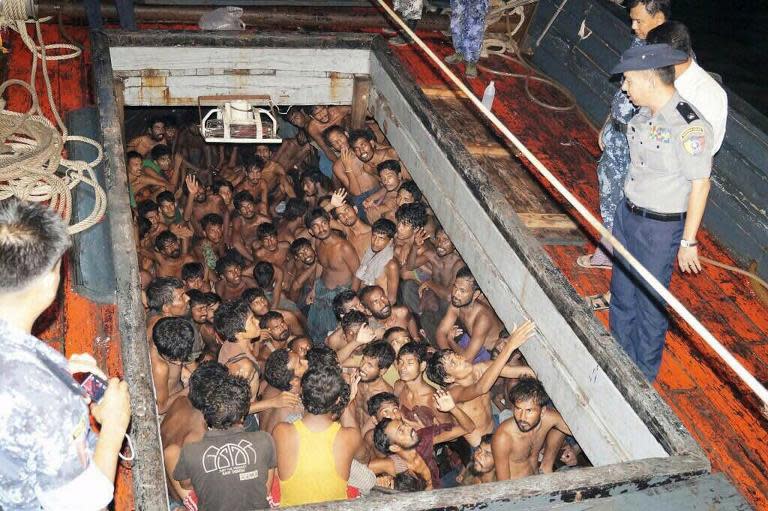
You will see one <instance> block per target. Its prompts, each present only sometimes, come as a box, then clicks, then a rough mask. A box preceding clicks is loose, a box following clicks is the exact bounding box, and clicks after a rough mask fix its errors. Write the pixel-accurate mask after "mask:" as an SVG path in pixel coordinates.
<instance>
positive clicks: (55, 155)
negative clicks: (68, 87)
mask: <svg viewBox="0 0 768 511" xmlns="http://www.w3.org/2000/svg"><path fill="white" fill-rule="evenodd" d="M1 5H2V10H1V11H0V29H3V28H10V29H12V30H14V31H15V32H17V33H18V34H19V36H20V37H21V39H22V41H23V42H24V45H25V46H26V47H27V48H28V49H29V51H30V52H32V68H31V71H30V78H29V83H27V82H24V81H22V80H7V81H5V82H4V83H2V84H0V97H2V96H3V94H4V93H5V92H6V90H7V89H8V88H9V87H12V86H18V87H21V88H23V89H25V90H26V91H27V92H28V93H29V95H30V97H31V99H32V106H31V107H30V109H29V110H28V111H27V112H24V113H22V112H14V111H11V110H7V109H6V108H5V107H6V101H5V99H0V200H5V199H8V198H10V197H18V198H19V199H22V200H27V201H32V202H44V203H47V204H48V206H49V207H50V208H51V209H53V210H55V211H56V212H57V213H58V214H59V215H61V217H62V218H63V219H64V221H65V222H66V223H67V224H69V223H70V222H71V219H72V190H73V189H74V188H75V187H76V186H78V185H80V184H85V185H87V186H90V187H91V188H93V192H94V199H95V200H94V206H93V210H92V211H91V212H90V213H89V214H88V216H87V217H86V218H84V219H83V220H81V221H79V222H77V223H75V224H73V225H69V227H68V230H69V233H70V234H76V233H78V232H82V231H84V230H86V229H88V228H89V227H91V226H93V225H95V224H96V223H98V222H99V221H100V220H101V219H102V218H103V217H104V213H105V212H106V209H107V196H106V194H105V193H104V190H103V189H102V188H101V186H100V185H99V183H98V181H97V180H96V175H95V171H94V167H96V166H97V165H98V164H99V163H101V161H102V160H103V159H104V152H103V150H102V148H101V145H100V144H99V143H98V142H96V141H95V140H93V139H91V138H88V137H83V136H78V135H70V134H69V133H68V131H67V128H66V126H65V125H64V122H63V121H62V119H61V116H60V115H59V111H58V109H57V107H56V103H55V101H54V98H53V91H52V87H51V80H50V76H49V74H48V64H47V63H48V62H51V61H62V60H69V59H74V58H77V57H79V56H80V55H81V49H80V48H78V47H77V46H75V45H72V44H63V43H56V44H45V42H44V41H43V34H42V28H41V22H46V21H49V20H50V18H45V19H42V20H28V19H27V18H28V17H29V16H30V15H31V13H30V12H28V10H29V9H30V6H29V4H28V3H27V2H26V1H25V0H4V1H3V2H2V4H1ZM27 24H33V25H34V29H35V30H34V31H35V37H36V39H37V41H35V40H33V39H32V37H30V35H29V33H28V31H27ZM38 66H39V67H40V72H41V73H42V76H43V82H44V84H45V89H46V96H47V99H48V103H49V105H50V108H51V112H52V113H53V117H54V120H55V122H56V124H55V125H54V124H53V123H52V122H51V121H49V120H48V119H47V118H46V117H45V116H44V115H43V113H42V110H41V108H40V101H39V98H38V95H37V91H36V90H35V86H34V84H35V83H36V82H35V80H36V78H37V72H38ZM68 142H79V143H84V144H89V145H91V146H93V147H94V148H95V149H96V152H97V156H96V158H95V159H94V160H93V161H90V162H86V161H82V160H70V159H68V158H65V157H64V156H63V155H62V151H63V149H64V145H65V144H66V143H68Z"/></svg>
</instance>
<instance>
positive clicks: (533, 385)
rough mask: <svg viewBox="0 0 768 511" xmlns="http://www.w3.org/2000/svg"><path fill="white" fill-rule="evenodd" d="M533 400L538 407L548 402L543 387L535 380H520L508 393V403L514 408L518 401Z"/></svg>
mask: <svg viewBox="0 0 768 511" xmlns="http://www.w3.org/2000/svg"><path fill="white" fill-rule="evenodd" d="M529 399H533V400H534V401H535V402H536V403H537V404H538V405H539V406H544V405H545V404H546V403H547V401H549V396H547V391H546V390H544V385H542V384H541V382H540V381H539V380H538V379H536V378H520V380H518V382H517V385H515V386H514V387H512V389H510V391H509V403H510V404H511V405H513V406H514V404H515V403H517V402H519V401H528V400H529Z"/></svg>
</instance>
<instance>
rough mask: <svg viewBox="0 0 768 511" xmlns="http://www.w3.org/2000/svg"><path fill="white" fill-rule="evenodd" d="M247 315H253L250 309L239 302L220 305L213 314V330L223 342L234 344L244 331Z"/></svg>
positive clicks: (245, 304)
mask: <svg viewBox="0 0 768 511" xmlns="http://www.w3.org/2000/svg"><path fill="white" fill-rule="evenodd" d="M249 314H253V313H252V312H251V308H250V307H248V304H247V303H243V302H241V301H240V300H235V301H232V302H225V303H222V304H221V306H220V307H219V308H218V309H216V312H215V313H214V314H213V328H214V330H216V333H217V334H219V335H220V336H221V337H222V338H223V339H224V340H226V341H230V342H234V341H236V340H237V337H236V336H237V334H239V333H241V332H244V331H245V322H246V320H247V319H248V315H249Z"/></svg>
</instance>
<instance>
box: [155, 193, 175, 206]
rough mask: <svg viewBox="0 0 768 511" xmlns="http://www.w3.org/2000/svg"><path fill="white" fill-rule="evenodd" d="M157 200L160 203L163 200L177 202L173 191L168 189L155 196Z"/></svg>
mask: <svg viewBox="0 0 768 511" xmlns="http://www.w3.org/2000/svg"><path fill="white" fill-rule="evenodd" d="M155 200H156V201H157V203H158V204H162V203H163V202H170V203H172V204H176V197H174V196H173V192H169V191H168V190H164V191H162V192H160V193H158V194H157V197H155Z"/></svg>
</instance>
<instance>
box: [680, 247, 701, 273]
mask: <svg viewBox="0 0 768 511" xmlns="http://www.w3.org/2000/svg"><path fill="white" fill-rule="evenodd" d="M698 248H699V247H680V250H678V251H677V263H678V264H679V265H680V271H682V272H683V273H699V272H700V271H701V262H700V261H699V250H698Z"/></svg>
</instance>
